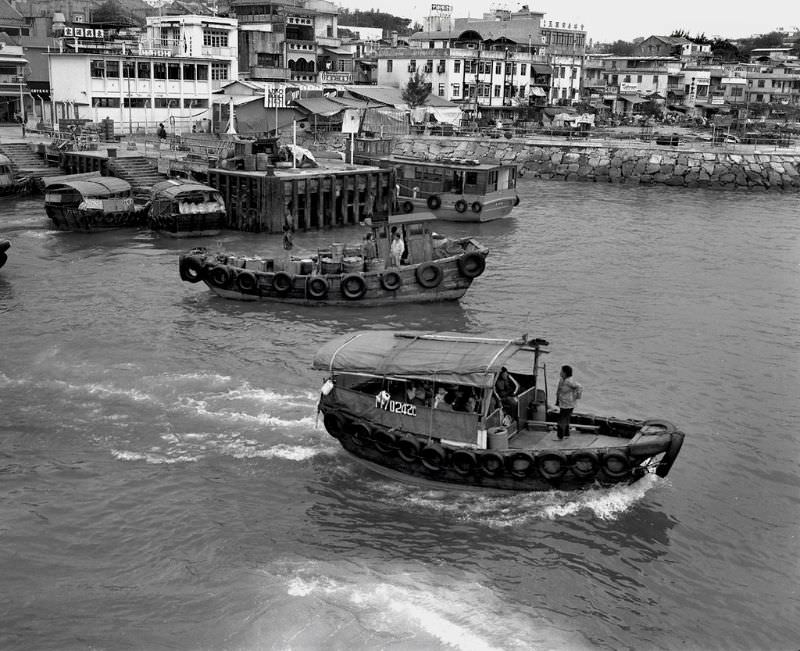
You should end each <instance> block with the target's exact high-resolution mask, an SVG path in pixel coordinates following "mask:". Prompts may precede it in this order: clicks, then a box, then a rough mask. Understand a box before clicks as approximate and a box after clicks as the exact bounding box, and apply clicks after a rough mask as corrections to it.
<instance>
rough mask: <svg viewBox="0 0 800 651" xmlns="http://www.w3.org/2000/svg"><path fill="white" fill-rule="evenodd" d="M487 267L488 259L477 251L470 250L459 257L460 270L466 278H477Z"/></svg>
mask: <svg viewBox="0 0 800 651" xmlns="http://www.w3.org/2000/svg"><path fill="white" fill-rule="evenodd" d="M485 269H486V261H485V260H484V259H483V256H482V255H481V254H480V253H478V252H477V251H469V252H468V253H465V254H464V255H462V256H461V257H460V258H459V259H458V270H459V271H460V272H461V275H462V276H464V277H465V278H477V277H478V276H480V275H481V274H482V273H483V272H484V270H485Z"/></svg>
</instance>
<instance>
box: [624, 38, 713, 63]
mask: <svg viewBox="0 0 800 651" xmlns="http://www.w3.org/2000/svg"><path fill="white" fill-rule="evenodd" d="M633 54H635V55H637V56H650V57H652V56H670V57H675V58H677V59H680V60H681V61H685V62H687V63H692V64H695V65H697V64H704V63H705V64H707V63H710V62H711V59H712V53H711V44H710V43H696V42H694V41H692V40H691V39H688V38H686V37H684V36H657V35H653V36H648V37H647V38H646V39H644V40H643V41H641V42H639V43H637V44H635V45H634V48H633Z"/></svg>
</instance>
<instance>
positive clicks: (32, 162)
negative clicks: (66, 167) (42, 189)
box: [0, 142, 63, 179]
mask: <svg viewBox="0 0 800 651" xmlns="http://www.w3.org/2000/svg"><path fill="white" fill-rule="evenodd" d="M0 154H4V155H5V156H8V157H9V158H10V159H11V164H12V165H13V166H14V172H15V174H17V175H18V176H30V177H33V178H35V179H41V178H45V177H48V176H60V175H61V174H63V172H62V171H61V170H60V169H59V168H58V167H50V166H49V165H48V164H47V161H45V160H44V158H42V157H41V156H40V155H39V154H37V153H36V152H35V151H33V150H32V149H31V147H30V145H29V144H28V143H27V142H6V143H3V144H0Z"/></svg>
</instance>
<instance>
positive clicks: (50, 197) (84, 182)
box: [44, 174, 148, 232]
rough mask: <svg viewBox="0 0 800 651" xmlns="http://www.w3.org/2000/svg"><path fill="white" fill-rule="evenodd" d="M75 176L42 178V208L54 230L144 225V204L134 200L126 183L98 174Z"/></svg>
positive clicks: (100, 228) (89, 229)
mask: <svg viewBox="0 0 800 651" xmlns="http://www.w3.org/2000/svg"><path fill="white" fill-rule="evenodd" d="M76 176H77V177H78V178H74V179H70V178H69V177H66V176H60V177H51V178H49V179H45V180H44V182H45V195H44V209H45V212H46V213H47V216H48V217H49V218H50V219H51V220H52V222H53V224H54V225H55V227H56V228H57V229H58V230H63V231H89V232H91V231H100V230H107V229H111V228H120V227H127V226H137V227H138V226H144V223H145V220H146V218H147V207H148V206H147V204H139V203H137V202H135V201H134V199H133V193H132V189H131V185H130V183H128V182H127V181H123V180H122V179H118V178H116V177H113V176H100V175H99V174H95V175H76Z"/></svg>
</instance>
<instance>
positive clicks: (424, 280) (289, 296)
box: [179, 213, 489, 307]
mask: <svg viewBox="0 0 800 651" xmlns="http://www.w3.org/2000/svg"><path fill="white" fill-rule="evenodd" d="M434 219H435V217H434V216H433V215H431V214H430V213H422V214H412V215H390V216H389V217H388V219H386V220H381V221H376V222H373V223H371V224H369V225H368V228H369V229H370V230H369V234H370V239H369V240H365V241H364V242H359V243H357V244H351V245H347V244H343V243H333V244H331V246H330V248H329V249H326V250H317V251H316V252H309V253H308V255H306V256H302V255H301V256H289V255H286V256H284V257H283V258H274V257H266V256H241V255H234V254H228V253H221V252H218V253H211V252H209V251H208V250H207V249H205V248H196V249H193V250H191V251H189V252H188V253H185V254H183V255H181V256H180V260H179V271H180V276H181V279H182V280H184V281H186V282H190V283H197V282H201V281H202V282H204V283H205V284H206V285H208V287H209V288H210V289H211V291H212V292H214V293H215V294H218V295H219V296H222V297H223V298H230V299H237V300H243V301H268V302H278V303H295V304H303V305H351V306H364V307H366V306H378V305H392V304H397V303H412V302H414V303H427V302H435V301H449V300H458V299H459V298H461V297H462V296H463V295H464V294H465V293H466V291H467V290H468V289H469V287H470V285H471V284H472V281H473V280H474V279H475V278H477V277H478V276H480V275H481V274H482V273H483V271H484V269H485V268H486V256H487V255H488V253H489V251H488V249H487V248H486V247H484V246H482V245H481V244H480V243H479V242H477V241H476V240H474V239H472V238H470V237H464V238H456V239H448V238H445V237H441V236H439V235H437V234H436V233H434V232H433V231H432V230H431V224H432V222H433V220H434ZM395 232H397V233H400V234H401V236H402V238H403V239H404V241H405V247H406V251H407V254H408V257H407V258H406V259H405V261H404V262H402V263H401V264H400V265H399V266H397V265H394V266H393V265H392V264H391V263H390V253H389V250H390V243H391V240H392V237H393V234H394V233H395Z"/></svg>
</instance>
